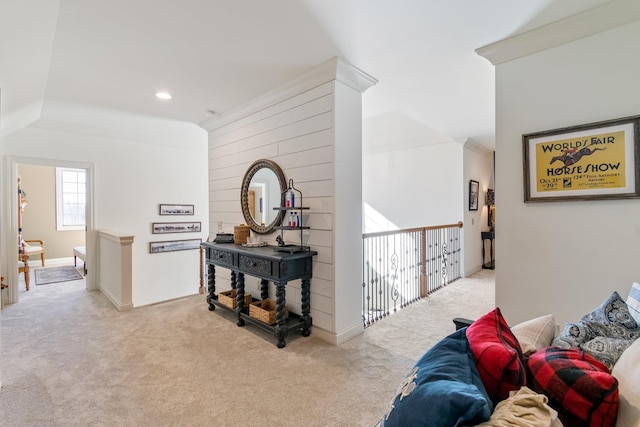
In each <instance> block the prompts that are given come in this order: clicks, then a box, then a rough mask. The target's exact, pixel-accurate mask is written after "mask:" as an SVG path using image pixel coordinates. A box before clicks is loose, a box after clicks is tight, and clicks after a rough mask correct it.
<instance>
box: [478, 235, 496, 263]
mask: <svg viewBox="0 0 640 427" xmlns="http://www.w3.org/2000/svg"><path fill="white" fill-rule="evenodd" d="M481 236H482V268H486V269H489V270H494V269H495V268H496V260H495V259H493V239H495V238H496V233H495V231H482V232H481ZM486 240H488V241H489V262H486V261H485V248H484V247H485V241H486Z"/></svg>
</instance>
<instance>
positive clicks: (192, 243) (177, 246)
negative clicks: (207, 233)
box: [149, 239, 202, 254]
mask: <svg viewBox="0 0 640 427" xmlns="http://www.w3.org/2000/svg"><path fill="white" fill-rule="evenodd" d="M201 244H202V239H185V240H167V241H164V242H149V253H152V254H158V253H161V252H175V251H186V250H190V249H198V248H199V247H200V245H201Z"/></svg>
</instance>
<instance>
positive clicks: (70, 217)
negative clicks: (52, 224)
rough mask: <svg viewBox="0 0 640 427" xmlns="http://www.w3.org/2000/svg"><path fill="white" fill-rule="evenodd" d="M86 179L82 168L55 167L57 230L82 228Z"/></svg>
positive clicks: (83, 223)
mask: <svg viewBox="0 0 640 427" xmlns="http://www.w3.org/2000/svg"><path fill="white" fill-rule="evenodd" d="M86 193H87V181H86V171H85V170H84V169H71V168H56V213H57V215H56V218H57V221H56V222H57V229H58V230H84V229H85V218H84V214H85V206H86Z"/></svg>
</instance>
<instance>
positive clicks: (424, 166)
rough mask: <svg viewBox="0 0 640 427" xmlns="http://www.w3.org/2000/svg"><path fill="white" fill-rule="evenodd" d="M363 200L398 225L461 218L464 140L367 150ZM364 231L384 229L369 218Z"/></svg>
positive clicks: (437, 222)
mask: <svg viewBox="0 0 640 427" xmlns="http://www.w3.org/2000/svg"><path fill="white" fill-rule="evenodd" d="M362 163H363V166H362V169H363V179H362V193H363V199H364V202H365V203H366V204H367V205H369V206H371V207H372V208H373V209H375V210H376V211H377V212H380V213H381V214H382V215H383V216H384V217H386V218H387V219H388V220H389V221H390V222H391V223H392V224H393V225H395V227H396V228H397V229H403V228H413V227H425V226H431V225H442V224H453V223H456V222H458V221H462V220H463V217H462V203H461V200H460V191H461V187H462V186H461V182H462V173H463V172H462V146H461V145H460V144H459V143H457V142H455V141H450V142H444V143H439V144H435V145H423V146H421V147H413V148H406V149H402V150H395V149H393V147H389V151H387V152H381V153H375V154H368V155H365V157H364V159H363V162H362ZM365 225H366V227H365V231H366V232H374V231H383V230H377V229H373V227H374V226H373V225H371V224H370V223H368V224H365Z"/></svg>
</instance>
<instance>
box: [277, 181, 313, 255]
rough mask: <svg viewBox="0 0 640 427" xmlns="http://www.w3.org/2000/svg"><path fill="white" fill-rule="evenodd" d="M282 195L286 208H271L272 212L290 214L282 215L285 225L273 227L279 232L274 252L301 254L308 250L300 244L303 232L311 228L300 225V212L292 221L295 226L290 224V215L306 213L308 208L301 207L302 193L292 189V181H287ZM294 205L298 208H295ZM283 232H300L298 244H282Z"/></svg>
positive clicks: (301, 219) (301, 217) (307, 247)
mask: <svg viewBox="0 0 640 427" xmlns="http://www.w3.org/2000/svg"><path fill="white" fill-rule="evenodd" d="M283 195H284V196H285V197H283V199H284V200H285V203H286V204H287V206H278V207H275V208H273V209H274V210H277V211H281V212H282V211H284V212H290V215H286V214H285V215H284V216H285V219H284V220H285V221H287V225H278V226H275V227H273V228H274V229H276V230H280V236H279V239H277V240H278V246H274V250H276V251H279V252H289V253H295V252H301V251H308V250H310V248H309V246H304V245H303V244H302V241H303V230H310V229H311V227H308V226H305V225H302V223H303V215H302V212H300V213H299V214H297V215H296V217H297V220H296V221H294V222H295V224H292V222H291V219H290V216H291V214H295V213H296V212H298V211H306V210H309V207H308V206H303V203H302V192H301V191H300V190H298V189H297V188H295V187H294V185H293V179H290V180H289V187H288V188H287V189H286V190H285V191H284V192H283ZM296 204H297V205H298V206H296ZM285 230H289V231H300V244H299V245H298V244H287V243H284V237H283V236H284V231H285Z"/></svg>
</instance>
